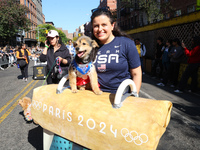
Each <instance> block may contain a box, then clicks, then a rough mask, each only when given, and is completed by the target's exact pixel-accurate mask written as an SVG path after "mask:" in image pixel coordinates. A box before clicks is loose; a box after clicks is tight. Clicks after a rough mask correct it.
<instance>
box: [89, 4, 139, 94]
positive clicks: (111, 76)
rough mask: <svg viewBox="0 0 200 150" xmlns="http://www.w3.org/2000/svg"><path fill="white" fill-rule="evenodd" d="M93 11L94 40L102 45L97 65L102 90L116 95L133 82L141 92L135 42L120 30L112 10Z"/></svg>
mask: <svg viewBox="0 0 200 150" xmlns="http://www.w3.org/2000/svg"><path fill="white" fill-rule="evenodd" d="M92 12H93V13H92V16H91V25H92V38H93V39H94V40H96V41H97V43H98V44H99V46H100V48H99V50H98V52H97V57H96V61H95V62H94V65H95V67H96V70H97V74H98V82H99V84H100V89H101V90H102V91H103V92H109V93H116V91H117V88H118V87H119V85H120V84H121V82H123V81H124V80H125V79H132V80H133V81H134V82H135V85H136V88H137V93H139V91H140V87H141V81H142V71H141V63H140V57H139V54H138V52H137V49H136V46H135V42H134V41H133V40H131V39H130V38H127V37H128V36H127V35H126V34H125V33H123V32H121V31H120V30H119V28H118V27H117V23H116V22H115V20H114V18H113V16H112V13H111V12H110V11H109V8H102V9H101V8H97V9H93V10H92Z"/></svg>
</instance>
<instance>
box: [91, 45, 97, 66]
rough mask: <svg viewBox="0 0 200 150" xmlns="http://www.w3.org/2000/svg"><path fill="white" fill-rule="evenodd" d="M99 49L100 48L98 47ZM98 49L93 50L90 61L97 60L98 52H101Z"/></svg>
mask: <svg viewBox="0 0 200 150" xmlns="http://www.w3.org/2000/svg"><path fill="white" fill-rule="evenodd" d="M98 47H99V46H98ZM98 47H94V48H92V51H91V52H90V55H89V58H90V60H91V61H92V62H93V61H95V59H96V55H97V52H98V50H99V48H98Z"/></svg>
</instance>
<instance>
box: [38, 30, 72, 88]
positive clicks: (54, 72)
mask: <svg viewBox="0 0 200 150" xmlns="http://www.w3.org/2000/svg"><path fill="white" fill-rule="evenodd" d="M56 60H57V61H59V62H57V61H56ZM40 61H41V62H46V61H47V73H48V74H49V75H48V77H47V84H53V83H54V84H58V83H59V81H60V79H61V76H64V75H66V74H67V73H68V67H69V64H70V63H71V55H70V53H69V50H68V49H67V47H66V46H65V45H64V44H63V43H62V40H61V37H59V34H58V32H57V31H56V30H50V31H49V32H48V34H47V40H46V41H45V48H44V50H43V52H42V54H41V55H40ZM57 65H59V68H58V67H57ZM56 68H57V69H56ZM61 72H62V75H60V74H59V73H61Z"/></svg>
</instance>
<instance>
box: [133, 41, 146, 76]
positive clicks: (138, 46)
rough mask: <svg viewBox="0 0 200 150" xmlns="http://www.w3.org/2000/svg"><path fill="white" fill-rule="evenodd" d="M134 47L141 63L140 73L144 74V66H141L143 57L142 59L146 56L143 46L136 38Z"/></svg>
mask: <svg viewBox="0 0 200 150" xmlns="http://www.w3.org/2000/svg"><path fill="white" fill-rule="evenodd" d="M135 45H136V48H137V51H138V54H139V56H140V62H141V67H142V73H143V74H145V72H144V64H143V57H144V56H145V54H146V47H145V45H144V44H142V43H141V42H140V39H139V38H136V39H135Z"/></svg>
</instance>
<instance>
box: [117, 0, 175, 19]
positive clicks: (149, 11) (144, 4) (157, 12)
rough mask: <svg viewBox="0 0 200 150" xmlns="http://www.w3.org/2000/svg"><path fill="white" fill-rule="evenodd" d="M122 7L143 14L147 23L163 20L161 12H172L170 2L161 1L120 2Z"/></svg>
mask: <svg viewBox="0 0 200 150" xmlns="http://www.w3.org/2000/svg"><path fill="white" fill-rule="evenodd" d="M121 2H122V4H123V5H122V6H125V7H130V8H134V9H136V10H140V11H142V12H144V13H145V14H146V16H147V21H148V23H150V22H154V21H157V20H162V19H163V16H164V15H163V10H164V11H165V12H171V11H173V8H172V7H171V4H170V2H163V3H161V0H122V1H121Z"/></svg>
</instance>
